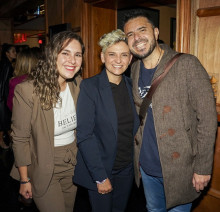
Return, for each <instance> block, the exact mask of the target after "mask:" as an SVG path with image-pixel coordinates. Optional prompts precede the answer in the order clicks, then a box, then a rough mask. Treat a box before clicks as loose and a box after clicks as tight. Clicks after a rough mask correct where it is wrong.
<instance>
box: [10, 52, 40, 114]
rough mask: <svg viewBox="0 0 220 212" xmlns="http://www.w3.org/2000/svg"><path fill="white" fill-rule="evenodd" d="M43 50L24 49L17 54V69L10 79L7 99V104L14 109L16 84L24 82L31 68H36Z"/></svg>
mask: <svg viewBox="0 0 220 212" xmlns="http://www.w3.org/2000/svg"><path fill="white" fill-rule="evenodd" d="M40 56H41V51H40V49H39V51H33V50H32V49H24V50H22V51H21V52H19V53H18V55H17V60H16V63H15V70H14V73H13V76H14V77H13V78H12V79H11V80H10V81H9V93H8V99H7V106H8V107H9V109H10V110H11V111H12V106H13V97H14V89H15V86H16V85H17V84H19V83H21V82H23V81H24V80H25V79H26V78H27V77H28V74H30V72H31V70H32V69H33V68H35V66H36V64H37V62H38V60H39V59H40Z"/></svg>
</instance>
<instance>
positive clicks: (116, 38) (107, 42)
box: [99, 29, 127, 53]
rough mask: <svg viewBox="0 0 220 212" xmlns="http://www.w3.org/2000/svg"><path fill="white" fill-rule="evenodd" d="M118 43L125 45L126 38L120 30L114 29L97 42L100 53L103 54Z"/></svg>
mask: <svg viewBox="0 0 220 212" xmlns="http://www.w3.org/2000/svg"><path fill="white" fill-rule="evenodd" d="M120 41H124V42H125V43H127V38H126V35H125V33H124V32H123V31H122V30H120V29H116V30H113V31H112V32H109V33H107V34H104V35H103V36H102V37H101V38H100V40H99V46H100V47H101V48H102V52H103V53H105V51H106V49H107V48H108V47H110V46H112V45H113V44H115V43H118V42H120Z"/></svg>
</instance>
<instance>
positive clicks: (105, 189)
mask: <svg viewBox="0 0 220 212" xmlns="http://www.w3.org/2000/svg"><path fill="white" fill-rule="evenodd" d="M97 188H98V192H99V193H100V194H107V193H109V192H111V191H112V185H111V182H110V180H109V179H108V178H107V179H106V180H105V182H104V183H101V184H99V183H97Z"/></svg>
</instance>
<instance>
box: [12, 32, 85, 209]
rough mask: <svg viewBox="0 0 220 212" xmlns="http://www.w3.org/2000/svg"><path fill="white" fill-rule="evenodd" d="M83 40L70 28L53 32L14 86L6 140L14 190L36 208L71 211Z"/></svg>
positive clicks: (73, 194)
mask: <svg viewBox="0 0 220 212" xmlns="http://www.w3.org/2000/svg"><path fill="white" fill-rule="evenodd" d="M83 53H84V45H83V42H82V40H81V38H80V37H79V36H78V35H77V34H74V33H73V32H71V31H64V32H60V33H58V34H56V35H55V36H54V37H53V38H52V40H51V42H50V43H49V44H48V45H47V47H46V49H45V55H44V58H43V59H40V60H39V62H38V64H37V68H36V70H34V71H32V72H31V73H30V79H28V80H27V81H25V82H22V83H21V84H18V85H17V86H16V88H15V96H14V99H13V110H12V139H13V146H12V147H13V151H14V156H15V167H14V168H13V170H12V172H11V175H12V177H14V178H16V169H15V168H16V167H17V169H18V171H19V176H18V175H17V179H19V178H20V191H19V193H20V194H21V195H22V196H23V197H24V198H26V199H29V198H33V199H34V201H35V203H36V205H37V207H38V209H39V210H40V211H41V212H46V211H53V212H56V211H57V212H61V211H66V212H70V211H71V212H72V211H73V206H74V201H75V196H76V190H77V188H76V186H74V185H73V183H72V176H73V174H74V169H75V165H76V152H77V147H76V136H75V129H76V126H77V121H76V102H77V97H78V93H79V84H80V82H81V77H80V76H79V75H78V73H79V70H80V69H81V67H82V57H83Z"/></svg>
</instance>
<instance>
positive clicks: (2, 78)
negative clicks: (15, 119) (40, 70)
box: [0, 59, 13, 131]
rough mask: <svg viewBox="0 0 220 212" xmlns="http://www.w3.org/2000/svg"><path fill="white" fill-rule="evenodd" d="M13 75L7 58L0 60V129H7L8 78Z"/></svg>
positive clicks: (8, 119) (9, 120)
mask: <svg viewBox="0 0 220 212" xmlns="http://www.w3.org/2000/svg"><path fill="white" fill-rule="evenodd" d="M12 76H13V67H12V65H11V63H10V61H9V60H8V59H4V60H2V61H1V62H0V131H4V130H9V129H10V125H11V112H10V110H9V109H8V107H7V98H8V91H9V80H10V78H11V77H12Z"/></svg>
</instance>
